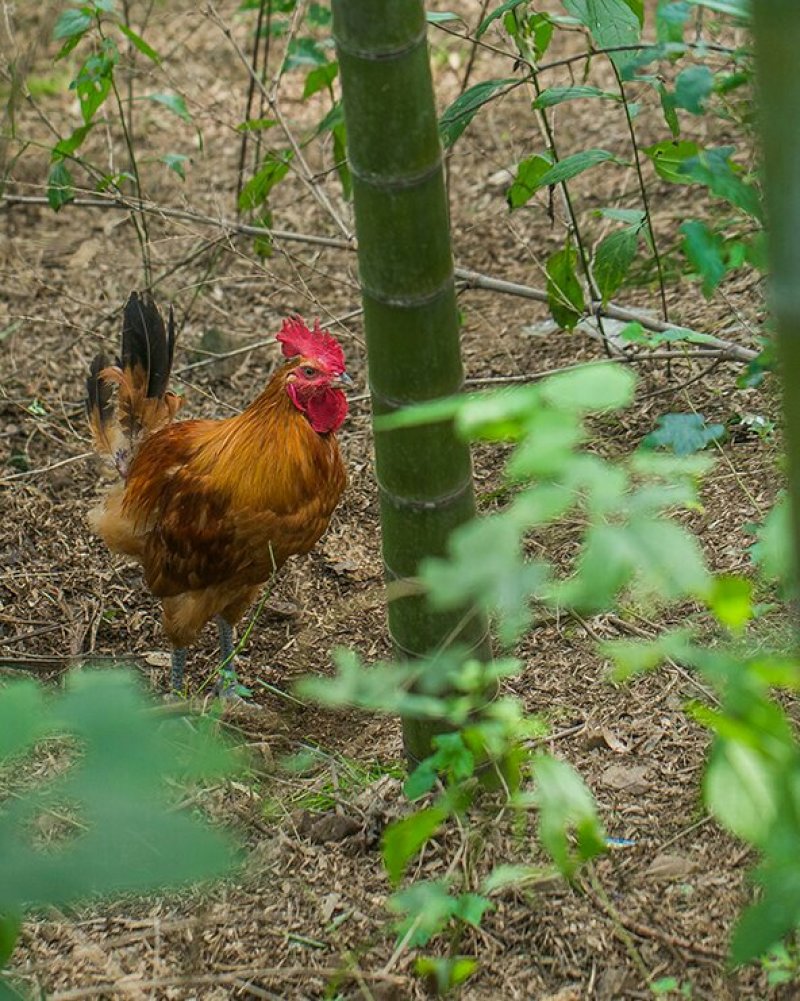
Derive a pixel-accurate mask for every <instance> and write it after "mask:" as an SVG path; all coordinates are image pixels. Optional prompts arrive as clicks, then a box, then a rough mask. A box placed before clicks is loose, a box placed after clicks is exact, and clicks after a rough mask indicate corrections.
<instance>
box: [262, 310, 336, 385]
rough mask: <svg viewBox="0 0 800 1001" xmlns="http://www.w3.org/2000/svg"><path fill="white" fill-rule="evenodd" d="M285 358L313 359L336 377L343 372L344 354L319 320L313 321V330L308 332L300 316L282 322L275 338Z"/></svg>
mask: <svg viewBox="0 0 800 1001" xmlns="http://www.w3.org/2000/svg"><path fill="white" fill-rule="evenodd" d="M276 340H277V341H279V342H280V344H281V350H282V351H283V353H284V355H285V356H286V357H287V358H294V357H295V356H296V355H302V356H303V357H304V358H314V359H315V360H316V361H318V362H320V363H321V364H323V365H324V366H325V368H327V369H328V370H329V371H330V372H333V373H334V374H336V375H339V374H341V373H342V372H344V368H345V365H344V352H343V351H342V348H341V345H340V344H339V342H338V341H337V340H336V338H335V337H334V336H333V335H332V334H329V333H328V332H327V331H325V330H322V328H321V327H320V325H319V320H314V328H313V330H309V329H308V327H307V326H306V324H305V320H304V319H303V317H302V316H290V317H287V318H286V319H285V320H284V321H283V326H282V327H281V332H280V333H279V334H278V336H277V337H276Z"/></svg>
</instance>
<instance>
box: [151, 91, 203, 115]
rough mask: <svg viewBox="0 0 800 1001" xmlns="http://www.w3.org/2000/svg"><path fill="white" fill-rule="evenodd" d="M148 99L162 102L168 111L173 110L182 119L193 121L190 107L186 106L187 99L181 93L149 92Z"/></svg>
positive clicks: (157, 102) (158, 102)
mask: <svg viewBox="0 0 800 1001" xmlns="http://www.w3.org/2000/svg"><path fill="white" fill-rule="evenodd" d="M147 100H148V101H154V102H155V103H156V104H160V105H161V106H162V107H164V108H166V109H167V110H168V111H171V112H172V114H173V115H177V116H178V118H180V119H182V120H183V121H184V122H191V121H192V116H191V114H190V113H189V109H188V108H187V107H186V101H185V100H184V99H183V98H182V97H181V96H180V94H171V93H165V94H148V95H147Z"/></svg>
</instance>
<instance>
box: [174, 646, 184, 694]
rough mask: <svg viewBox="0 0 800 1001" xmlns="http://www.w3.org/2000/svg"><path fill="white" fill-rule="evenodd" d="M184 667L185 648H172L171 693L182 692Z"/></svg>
mask: <svg viewBox="0 0 800 1001" xmlns="http://www.w3.org/2000/svg"><path fill="white" fill-rule="evenodd" d="M185 667H186V647H185V646H180V647H174V648H173V650H172V672H171V677H170V687H171V688H172V691H173V692H177V693H180V692H182V691H183V670H184V668H185Z"/></svg>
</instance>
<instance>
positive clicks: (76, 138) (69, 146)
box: [52, 122, 95, 160]
mask: <svg viewBox="0 0 800 1001" xmlns="http://www.w3.org/2000/svg"><path fill="white" fill-rule="evenodd" d="M94 126H95V123H94V122H89V124H88V125H81V126H79V127H78V128H77V129H75V131H74V132H73V133H72V135H71V136H69V137H68V138H67V139H60V140H59V141H58V142H57V143H56V145H55V146H54V147H53V154H52V158H53V160H58V159H61V158H62V157H65V156H72V154H73V153H74V152H75V151H76V150H77V149H78V148H79V147H80V146H82V145H83V141H84V139H86V137H87V136H88V135H89V133H90V132H91V131H92V129H93V128H94Z"/></svg>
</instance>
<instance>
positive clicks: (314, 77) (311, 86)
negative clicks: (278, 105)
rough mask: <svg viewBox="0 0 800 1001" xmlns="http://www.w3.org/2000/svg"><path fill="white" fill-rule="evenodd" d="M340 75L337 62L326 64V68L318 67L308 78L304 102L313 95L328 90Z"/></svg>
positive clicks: (304, 88)
mask: <svg viewBox="0 0 800 1001" xmlns="http://www.w3.org/2000/svg"><path fill="white" fill-rule="evenodd" d="M338 74H339V64H338V63H337V62H331V63H326V64H325V65H324V66H317V67H316V68H315V69H313V70H311V72H310V73H309V74H308V76H306V82H305V86H304V87H303V100H304V101H305V100H307V99H308V98H309V97H311V96H312V94H316V93H318V92H319V91H320V90H328V89H330V87H331V86H332V84H333V81H334V80H335V79H336V77H337V76H338Z"/></svg>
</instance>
